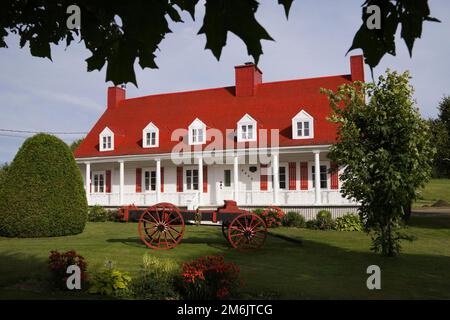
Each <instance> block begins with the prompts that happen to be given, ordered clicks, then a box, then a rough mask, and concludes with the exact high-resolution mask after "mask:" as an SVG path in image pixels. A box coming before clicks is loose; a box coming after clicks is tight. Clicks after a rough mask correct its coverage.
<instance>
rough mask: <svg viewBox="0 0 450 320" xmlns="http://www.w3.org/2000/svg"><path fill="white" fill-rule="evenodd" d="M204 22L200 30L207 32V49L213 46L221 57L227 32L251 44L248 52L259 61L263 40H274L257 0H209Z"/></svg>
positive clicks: (214, 52)
mask: <svg viewBox="0 0 450 320" xmlns="http://www.w3.org/2000/svg"><path fill="white" fill-rule="evenodd" d="M205 7H206V12H205V18H204V20H203V26H202V27H201V28H200V30H199V32H198V34H205V36H206V46H205V49H210V50H211V51H212V53H213V54H214V56H215V57H216V58H217V60H219V59H220V56H221V54H222V49H223V47H224V46H225V45H226V43H227V33H228V32H232V33H234V34H235V35H237V36H238V37H239V38H241V40H242V41H243V42H244V43H245V44H246V46H247V52H248V54H249V55H251V56H252V57H253V59H254V60H255V63H258V60H259V57H260V55H261V54H262V47H261V40H273V39H272V38H271V37H270V35H269V34H268V33H267V31H266V30H265V29H264V28H263V27H262V26H261V25H260V24H259V23H258V21H257V20H256V17H255V13H256V11H257V9H258V2H257V1H255V0H248V1H241V0H215V1H211V0H209V1H207V2H206V4H205Z"/></svg>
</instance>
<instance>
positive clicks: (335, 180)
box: [331, 162, 339, 189]
mask: <svg viewBox="0 0 450 320" xmlns="http://www.w3.org/2000/svg"><path fill="white" fill-rule="evenodd" d="M331 170H332V171H331V189H339V172H338V167H337V165H336V163H334V162H332V163H331Z"/></svg>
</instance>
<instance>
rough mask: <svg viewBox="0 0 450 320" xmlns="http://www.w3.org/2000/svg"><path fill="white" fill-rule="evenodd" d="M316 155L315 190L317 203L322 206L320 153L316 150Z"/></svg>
mask: <svg viewBox="0 0 450 320" xmlns="http://www.w3.org/2000/svg"><path fill="white" fill-rule="evenodd" d="M313 153H314V175H315V177H314V183H315V185H316V188H315V203H316V204H320V203H321V202H322V199H321V195H320V151H318V150H315V151H313Z"/></svg>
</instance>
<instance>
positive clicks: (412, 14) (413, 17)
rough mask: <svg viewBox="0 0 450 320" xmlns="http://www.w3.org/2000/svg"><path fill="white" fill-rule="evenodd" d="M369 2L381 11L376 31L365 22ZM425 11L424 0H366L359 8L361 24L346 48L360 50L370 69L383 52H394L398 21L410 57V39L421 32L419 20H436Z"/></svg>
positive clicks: (394, 53) (426, 0) (426, 3)
mask: <svg viewBox="0 0 450 320" xmlns="http://www.w3.org/2000/svg"><path fill="white" fill-rule="evenodd" d="M371 5H377V6H378V7H379V8H380V10H381V29H380V30H377V29H373V30H370V29H368V27H367V25H366V21H367V19H368V18H369V15H368V14H367V8H368V7H369V6H371ZM429 14H430V10H429V7H428V0H413V1H411V0H395V1H389V0H367V1H366V2H365V3H364V5H363V8H362V24H361V27H360V28H359V30H358V31H357V33H356V34H355V37H354V38H353V43H352V45H351V47H350V49H349V50H348V51H351V50H354V49H362V51H363V53H364V57H365V62H366V63H367V64H368V65H369V66H370V68H371V69H373V68H374V67H376V66H377V65H378V64H379V62H380V60H381V59H382V58H383V57H384V55H386V54H390V55H394V56H395V55H396V46H395V34H396V32H397V27H398V25H399V24H401V29H402V30H401V38H402V39H403V40H404V41H405V44H406V46H407V47H408V51H409V54H410V56H412V51H413V47H414V42H415V40H416V39H417V38H420V37H421V35H422V25H423V22H424V21H434V22H439V20H438V19H436V18H433V17H430V16H429ZM347 53H348V52H347Z"/></svg>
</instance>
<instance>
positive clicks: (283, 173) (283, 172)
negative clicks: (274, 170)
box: [278, 167, 286, 189]
mask: <svg viewBox="0 0 450 320" xmlns="http://www.w3.org/2000/svg"><path fill="white" fill-rule="evenodd" d="M278 170H279V171H278V177H279V180H280V189H286V167H279V169H278Z"/></svg>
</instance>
